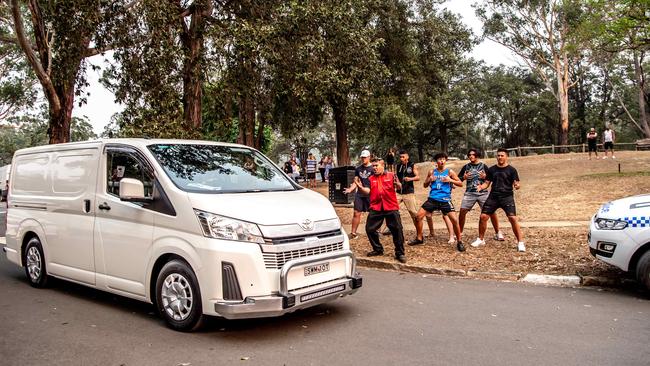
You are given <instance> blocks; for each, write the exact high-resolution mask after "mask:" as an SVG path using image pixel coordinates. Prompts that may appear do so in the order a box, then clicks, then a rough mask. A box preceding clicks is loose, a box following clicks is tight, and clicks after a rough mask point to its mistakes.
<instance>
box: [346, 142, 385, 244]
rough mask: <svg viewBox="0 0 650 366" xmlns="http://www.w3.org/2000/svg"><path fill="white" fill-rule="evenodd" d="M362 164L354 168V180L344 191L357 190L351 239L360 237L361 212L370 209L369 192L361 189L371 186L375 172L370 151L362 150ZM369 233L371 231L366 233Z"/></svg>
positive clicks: (347, 192)
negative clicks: (358, 230) (358, 231)
mask: <svg viewBox="0 0 650 366" xmlns="http://www.w3.org/2000/svg"><path fill="white" fill-rule="evenodd" d="M359 156H360V157H361V164H360V165H359V166H358V167H357V168H356V169H355V170H354V182H352V184H351V185H350V187H348V188H346V189H344V190H343V193H345V194H350V193H352V192H356V193H355V195H354V214H353V216H352V228H351V230H350V239H356V238H358V237H359V235H358V233H357V229H358V227H359V223H360V222H361V214H362V213H364V212H368V210H369V209H370V197H369V195H368V192H366V191H363V190H359V187H370V180H369V178H370V176H372V174H373V173H374V169H373V167H372V164H370V151H368V150H363V151H361V155H359ZM377 229H379V227H377V228H375V230H377ZM366 234H369V233H366Z"/></svg>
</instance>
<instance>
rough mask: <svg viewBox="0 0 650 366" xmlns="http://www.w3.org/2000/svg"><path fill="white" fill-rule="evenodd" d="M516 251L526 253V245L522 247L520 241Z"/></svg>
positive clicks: (522, 244) (522, 243)
mask: <svg viewBox="0 0 650 366" xmlns="http://www.w3.org/2000/svg"><path fill="white" fill-rule="evenodd" d="M517 250H518V251H520V252H525V251H526V245H524V242H523V241H520V242H519V243H517Z"/></svg>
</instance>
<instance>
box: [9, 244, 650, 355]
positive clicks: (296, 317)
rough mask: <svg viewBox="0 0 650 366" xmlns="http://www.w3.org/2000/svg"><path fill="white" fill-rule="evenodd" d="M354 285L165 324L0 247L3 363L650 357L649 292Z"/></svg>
mask: <svg viewBox="0 0 650 366" xmlns="http://www.w3.org/2000/svg"><path fill="white" fill-rule="evenodd" d="M363 274H364V281H365V282H364V287H363V288H362V289H361V291H360V292H358V293H357V294H355V295H352V296H348V297H346V298H342V299H339V300H337V301H335V302H332V303H328V304H325V305H321V306H318V307H315V308H312V309H307V310H304V311H300V312H298V313H294V314H289V315H287V316H284V317H280V318H273V319H257V320H245V321H226V320H222V319H216V318H215V319H211V320H210V321H209V322H208V324H207V326H206V327H205V329H203V330H202V331H200V332H197V333H192V334H188V333H178V332H174V331H172V330H169V329H167V328H166V327H165V326H164V324H163V322H162V321H161V320H160V319H159V318H158V317H157V315H156V314H155V313H154V309H153V306H151V305H148V304H145V303H141V302H137V301H134V300H130V299H126V298H122V297H119V296H114V295H111V294H107V293H103V292H100V291H96V290H93V289H89V288H86V287H83V286H79V285H75V284H71V283H67V282H64V281H54V283H53V285H52V286H51V287H50V288H48V289H44V290H39V289H34V288H32V287H30V286H29V285H28V283H27V281H26V278H25V275H24V272H23V271H22V269H21V268H18V267H16V266H14V265H13V264H11V263H9V262H8V261H7V259H6V257H5V255H4V254H2V255H0V294H1V296H0V309H2V311H1V312H0V334H2V336H1V337H0V364H2V365H5V366H8V365H172V366H176V365H522V364H530V365H617V366H620V365H648V364H650V347H649V346H648V340H649V339H650V301H649V300H647V299H646V298H645V297H644V295H643V294H641V293H636V292H633V291H630V292H624V291H616V292H612V291H598V290H595V289H570V288H546V287H535V286H530V285H522V284H518V283H505V282H493V281H479V280H467V279H463V280H454V279H448V278H439V277H432V276H423V275H419V274H400V273H396V272H381V271H373V270H365V271H363Z"/></svg>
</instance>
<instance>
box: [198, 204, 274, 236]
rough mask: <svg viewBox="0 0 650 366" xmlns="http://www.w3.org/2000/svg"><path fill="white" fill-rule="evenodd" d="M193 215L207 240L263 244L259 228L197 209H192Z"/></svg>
mask: <svg viewBox="0 0 650 366" xmlns="http://www.w3.org/2000/svg"><path fill="white" fill-rule="evenodd" d="M194 213H195V214H196V217H197V218H198V219H199V223H200V224H201V228H202V229H203V235H205V236H207V237H209V238H215V239H224V240H237V241H247V242H251V243H259V244H264V238H262V232H261V231H260V228H259V227H257V225H255V224H253V223H250V222H246V221H240V220H235V219H231V218H230V217H226V216H219V215H215V214H213V213H209V212H205V211H201V210H197V209H194Z"/></svg>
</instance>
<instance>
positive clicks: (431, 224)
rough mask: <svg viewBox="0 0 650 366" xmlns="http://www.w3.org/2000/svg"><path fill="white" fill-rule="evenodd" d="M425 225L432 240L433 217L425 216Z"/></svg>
mask: <svg viewBox="0 0 650 366" xmlns="http://www.w3.org/2000/svg"><path fill="white" fill-rule="evenodd" d="M427 225H428V226H429V236H431V237H432V238H433V237H434V235H433V217H431V214H427Z"/></svg>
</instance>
